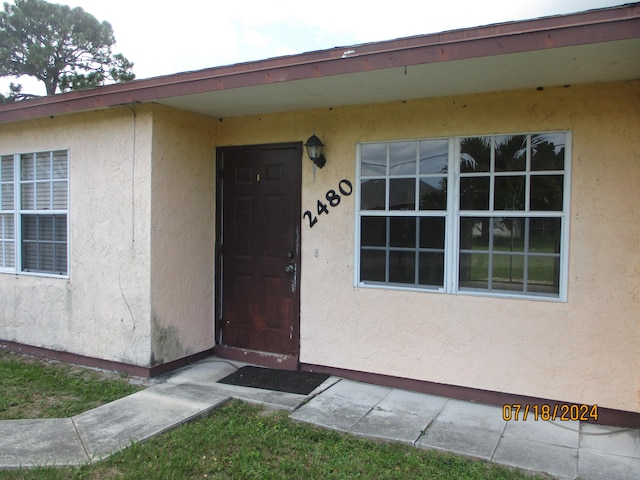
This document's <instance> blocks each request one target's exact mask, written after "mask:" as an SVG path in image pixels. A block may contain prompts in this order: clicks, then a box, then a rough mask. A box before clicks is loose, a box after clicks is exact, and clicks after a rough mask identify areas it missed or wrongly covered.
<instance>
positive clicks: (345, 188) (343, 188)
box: [302, 179, 353, 228]
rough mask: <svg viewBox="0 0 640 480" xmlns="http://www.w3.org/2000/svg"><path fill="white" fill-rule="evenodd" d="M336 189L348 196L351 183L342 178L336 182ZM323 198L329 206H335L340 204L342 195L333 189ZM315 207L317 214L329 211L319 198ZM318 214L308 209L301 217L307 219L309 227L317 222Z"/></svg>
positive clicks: (351, 190) (351, 189) (351, 186)
mask: <svg viewBox="0 0 640 480" xmlns="http://www.w3.org/2000/svg"><path fill="white" fill-rule="evenodd" d="M338 190H339V191H340V193H341V194H342V195H343V196H345V197H348V196H349V195H351V194H352V193H353V185H352V184H351V182H350V181H349V180H347V179H343V180H340V183H339V184H338ZM324 198H326V199H327V202H328V205H329V207H337V206H338V205H340V200H341V199H342V197H341V196H340V195H339V194H338V193H336V191H335V190H329V191H328V192H327V194H326V195H325V196H324ZM317 209H318V216H320V215H322V214H323V213H327V214H328V213H329V208H327V204H326V203H323V202H321V201H320V200H318V204H317ZM318 216H316V215H313V214H312V213H311V211H310V210H307V211H306V212H304V213H303V214H302V218H308V219H309V228H313V226H314V225H315V224H316V223H318Z"/></svg>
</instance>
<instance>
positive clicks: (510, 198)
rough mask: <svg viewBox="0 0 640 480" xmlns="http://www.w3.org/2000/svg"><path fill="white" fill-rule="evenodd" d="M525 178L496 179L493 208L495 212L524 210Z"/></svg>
mask: <svg viewBox="0 0 640 480" xmlns="http://www.w3.org/2000/svg"><path fill="white" fill-rule="evenodd" d="M524 180H525V177H524V176H522V175H521V176H517V177H496V180H495V189H494V198H493V208H494V209H495V210H524V195H525V188H524Z"/></svg>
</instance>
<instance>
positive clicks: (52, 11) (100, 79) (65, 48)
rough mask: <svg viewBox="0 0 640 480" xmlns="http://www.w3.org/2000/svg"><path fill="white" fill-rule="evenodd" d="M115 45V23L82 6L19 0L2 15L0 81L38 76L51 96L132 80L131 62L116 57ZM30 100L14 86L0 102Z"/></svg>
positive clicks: (37, 0) (40, 0) (0, 29)
mask: <svg viewBox="0 0 640 480" xmlns="http://www.w3.org/2000/svg"><path fill="white" fill-rule="evenodd" d="M114 43H115V38H114V36H113V28H112V27H111V24H109V23H108V22H102V23H100V22H99V21H98V20H97V19H96V18H95V17H94V16H93V15H91V14H89V13H87V12H85V11H84V10H83V9H82V8H80V7H76V8H73V9H71V8H70V7H68V6H66V5H58V4H54V3H48V2H46V1H44V0H15V4H14V5H11V4H8V3H5V4H4V11H0V77H7V76H12V77H21V76H23V75H26V76H31V77H35V78H37V79H38V80H40V81H41V82H43V83H44V84H45V86H46V92H47V95H53V94H55V93H58V92H66V91H70V90H78V89H81V88H90V87H95V86H98V85H104V84H105V83H107V82H116V83H117V82H127V81H130V80H133V79H134V78H135V75H134V74H133V72H131V68H132V67H133V63H131V62H130V61H129V60H127V59H126V58H125V57H124V56H123V55H122V54H119V53H118V54H113V53H112V47H113V45H114ZM30 96H32V95H28V94H23V93H21V86H20V85H16V84H12V86H11V92H10V94H9V95H8V96H0V97H1V98H0V100H2V99H4V100H5V101H15V100H21V99H23V98H28V97H30Z"/></svg>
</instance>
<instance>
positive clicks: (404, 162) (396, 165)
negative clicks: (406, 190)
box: [389, 142, 418, 175]
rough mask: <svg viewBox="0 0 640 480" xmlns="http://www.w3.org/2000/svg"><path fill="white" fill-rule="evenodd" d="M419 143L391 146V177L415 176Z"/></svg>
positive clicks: (400, 143) (402, 143)
mask: <svg viewBox="0 0 640 480" xmlns="http://www.w3.org/2000/svg"><path fill="white" fill-rule="evenodd" d="M417 148H418V142H393V143H390V144H389V175H415V173H416V157H417Z"/></svg>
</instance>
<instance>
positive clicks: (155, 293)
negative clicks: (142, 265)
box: [151, 106, 215, 364]
mask: <svg viewBox="0 0 640 480" xmlns="http://www.w3.org/2000/svg"><path fill="white" fill-rule="evenodd" d="M214 122H215V121H214V120H213V119H212V118H209V117H201V116H196V115H191V114H186V113H184V112H181V111H179V110H174V109H169V108H162V107H159V106H156V107H154V116H153V170H152V175H151V178H152V182H151V183H152V195H151V206H152V222H151V259H152V261H151V300H152V312H151V348H152V363H153V364H159V363H165V362H168V361H172V360H176V359H179V358H182V357H185V356H188V355H191V354H194V353H199V352H202V351H204V350H208V349H210V348H212V347H213V331H214V328H213V317H214V314H213V306H214V298H213V295H214V286H213V278H214V277H213V264H214V258H213V255H214V251H215V250H214V243H215V235H214V220H215V202H214V197H215V195H214V192H215V190H214V171H215V144H214V135H213V131H214V125H215V123H214Z"/></svg>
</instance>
